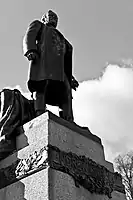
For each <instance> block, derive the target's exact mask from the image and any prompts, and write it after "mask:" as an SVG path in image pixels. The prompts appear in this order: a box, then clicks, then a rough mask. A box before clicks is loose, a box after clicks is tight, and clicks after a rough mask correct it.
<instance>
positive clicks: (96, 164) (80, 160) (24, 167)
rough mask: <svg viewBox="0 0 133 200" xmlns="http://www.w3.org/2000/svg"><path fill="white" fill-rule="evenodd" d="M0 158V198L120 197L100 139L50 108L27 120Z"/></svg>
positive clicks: (99, 199) (80, 199) (68, 199)
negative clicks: (7, 153)
mask: <svg viewBox="0 0 133 200" xmlns="http://www.w3.org/2000/svg"><path fill="white" fill-rule="evenodd" d="M23 129H24V133H22V134H21V135H20V136H18V137H17V138H16V144H17V151H16V152H14V153H13V154H12V155H10V156H9V157H7V158H6V159H4V160H2V161H1V162H0V200H34V199H35V200H45V199H46V200H107V199H109V198H111V195H112V197H113V198H112V199H113V200H124V199H125V194H124V188H123V186H122V183H121V178H120V176H119V175H117V174H116V173H114V169H113V164H112V163H110V162H107V161H106V160H105V156H104V149H103V146H102V143H101V139H100V138H98V137H97V136H95V135H93V134H92V133H91V132H90V131H89V130H88V129H87V128H81V127H79V126H78V125H76V124H71V123H69V122H67V121H65V120H63V119H60V118H59V117H57V116H55V115H54V114H52V113H50V112H46V113H44V114H43V115H41V116H39V117H37V118H35V119H33V120H32V121H30V122H28V123H27V124H25V125H24V127H23Z"/></svg>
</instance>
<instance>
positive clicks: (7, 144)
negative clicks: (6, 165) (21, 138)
mask: <svg viewBox="0 0 133 200" xmlns="http://www.w3.org/2000/svg"><path fill="white" fill-rule="evenodd" d="M15 150H16V144H15V140H2V141H0V161H1V160H3V159H4V158H6V157H7V156H9V155H10V154H12V153H13V152H14V151H15Z"/></svg>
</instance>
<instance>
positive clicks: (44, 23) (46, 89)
mask: <svg viewBox="0 0 133 200" xmlns="http://www.w3.org/2000/svg"><path fill="white" fill-rule="evenodd" d="M57 22H58V17H57V14H56V13H54V12H53V11H51V10H49V11H48V13H47V14H45V15H43V16H42V19H41V21H39V20H35V21H33V22H32V23H31V24H30V25H29V27H28V29H27V31H26V34H25V36H24V40H23V49H24V56H26V57H27V58H28V60H29V62H30V70H29V79H28V88H29V90H30V92H32V93H33V94H35V95H34V96H35V101H34V107H35V111H36V116H38V115H40V114H42V113H43V112H45V111H46V104H50V105H53V106H59V107H60V108H61V109H62V112H60V116H61V117H62V118H64V119H66V120H68V121H73V111H72V92H71V89H72V88H73V89H75V90H76V87H77V86H78V82H77V81H76V80H75V79H74V77H73V76H72V50H73V48H72V45H71V44H70V43H69V42H68V40H67V39H66V38H65V37H64V36H63V35H62V33H60V32H59V31H58V30H57V29H56V26H57Z"/></svg>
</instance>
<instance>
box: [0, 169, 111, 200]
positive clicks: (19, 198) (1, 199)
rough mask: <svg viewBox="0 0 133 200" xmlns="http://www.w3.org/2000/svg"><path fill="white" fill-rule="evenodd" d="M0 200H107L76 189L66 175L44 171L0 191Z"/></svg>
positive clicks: (48, 170)
mask: <svg viewBox="0 0 133 200" xmlns="http://www.w3.org/2000/svg"><path fill="white" fill-rule="evenodd" d="M0 200H108V197H107V196H105V195H97V194H91V193H90V192H89V191H87V190H86V189H84V188H83V187H79V188H77V187H76V186H75V183H74V180H73V179H72V178H71V176H69V175H68V174H65V173H63V172H59V171H56V170H53V169H50V168H48V169H44V170H41V171H39V172H38V173H35V174H32V175H31V176H29V177H26V178H24V179H22V180H20V181H18V182H16V183H14V184H11V185H10V186H8V187H5V188H3V189H2V190H0Z"/></svg>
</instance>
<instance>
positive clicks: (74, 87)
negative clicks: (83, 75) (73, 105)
mask: <svg viewBox="0 0 133 200" xmlns="http://www.w3.org/2000/svg"><path fill="white" fill-rule="evenodd" d="M78 86H79V83H78V81H77V80H76V79H75V78H74V76H72V81H71V87H72V89H74V90H75V91H76V89H77V88H78Z"/></svg>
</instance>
